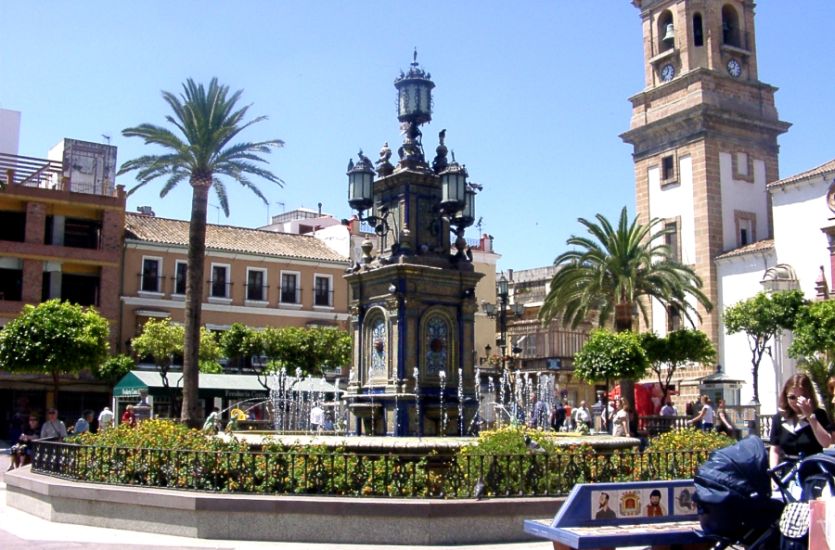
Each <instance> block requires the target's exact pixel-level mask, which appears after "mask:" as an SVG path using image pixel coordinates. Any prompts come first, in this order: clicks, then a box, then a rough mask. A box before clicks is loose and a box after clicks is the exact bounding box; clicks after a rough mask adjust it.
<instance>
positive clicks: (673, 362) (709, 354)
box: [640, 329, 716, 403]
mask: <svg viewBox="0 0 835 550" xmlns="http://www.w3.org/2000/svg"><path fill="white" fill-rule="evenodd" d="M640 342H641V346H642V347H643V348H644V351H645V352H646V355H647V359H648V360H649V365H650V368H651V369H652V371H653V372H654V373H655V375H656V377H657V378H658V384H659V385H660V386H661V391H662V392H663V395H662V396H661V402H662V403H664V402H666V400H667V391H668V388H669V386H670V380H672V379H673V375H674V374H675V373H676V371H678V370H679V369H681V368H684V367H685V366H686V365H688V364H693V363H700V364H703V365H704V364H707V363H710V362H711V361H713V360H714V359H716V348H714V347H713V343H712V342H711V341H710V338H708V337H707V335H706V334H705V333H704V332H702V331H700V330H690V329H684V330H674V331H672V332H670V333H668V334H667V335H666V336H658V335H657V334H655V333H654V332H645V333H643V334H641V336H640Z"/></svg>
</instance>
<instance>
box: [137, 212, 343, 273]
mask: <svg viewBox="0 0 835 550" xmlns="http://www.w3.org/2000/svg"><path fill="white" fill-rule="evenodd" d="M188 226H189V222H187V221H183V220H171V219H167V218H158V217H156V216H146V215H143V214H134V213H132V212H127V213H126V214H125V230H126V235H125V238H126V239H136V240H140V241H146V242H152V243H160V244H169V245H174V246H183V247H188ZM206 250H215V251H225V252H243V253H248V254H257V255H259V256H276V257H283V258H299V259H306V260H317V261H327V262H346V263H347V261H348V258H346V257H344V256H342V255H340V254H337V253H336V252H335V251H334V250H332V249H331V248H329V247H328V246H327V245H326V244H325V243H324V242H322V241H320V240H319V239H317V238H316V237H311V236H309V235H292V234H289V233H277V232H275V231H264V230H261V229H250V228H246V227H234V226H230V225H213V224H207V226H206Z"/></svg>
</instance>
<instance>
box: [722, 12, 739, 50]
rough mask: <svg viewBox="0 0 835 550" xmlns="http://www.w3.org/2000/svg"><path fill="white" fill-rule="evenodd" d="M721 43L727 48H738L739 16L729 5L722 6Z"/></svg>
mask: <svg viewBox="0 0 835 550" xmlns="http://www.w3.org/2000/svg"><path fill="white" fill-rule="evenodd" d="M722 43H723V44H727V45H728V46H736V47H739V46H740V41H739V16H738V15H737V13H736V10H735V9H734V7H733V6H731V5H730V4H725V5H724V6H722Z"/></svg>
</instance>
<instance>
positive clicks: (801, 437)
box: [769, 374, 833, 468]
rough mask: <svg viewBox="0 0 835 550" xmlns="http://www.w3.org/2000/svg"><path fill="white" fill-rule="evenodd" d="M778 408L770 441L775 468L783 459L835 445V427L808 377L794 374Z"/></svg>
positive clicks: (787, 383)
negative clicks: (833, 439) (820, 403)
mask: <svg viewBox="0 0 835 550" xmlns="http://www.w3.org/2000/svg"><path fill="white" fill-rule="evenodd" d="M777 406H778V407H779V409H780V412H778V413H777V414H775V415H774V416H773V417H772V419H771V437H770V438H769V443H771V452H770V455H769V462H770V463H771V467H772V468H773V467H774V466H776V465H777V464H779V463H780V461H781V460H783V459H784V458H794V459H797V458H798V457H800V456H804V457H805V456H809V455H813V454H815V453H819V452H821V451H822V450H823V449H824V447H829V445H831V444H832V436H831V434H830V432H831V431H832V430H833V426H831V424H830V421H829V415H827V414H826V411H824V410H823V409H821V408H820V407H818V400H817V397H815V391H814V389H813V388H812V381H811V380H810V379H809V377H808V376H807V375H805V374H795V375H794V376H792V377H791V378H789V379H788V380H787V381H786V384H785V385H784V386H783V391H782V392H781V393H780V399H779V401H778V403H777Z"/></svg>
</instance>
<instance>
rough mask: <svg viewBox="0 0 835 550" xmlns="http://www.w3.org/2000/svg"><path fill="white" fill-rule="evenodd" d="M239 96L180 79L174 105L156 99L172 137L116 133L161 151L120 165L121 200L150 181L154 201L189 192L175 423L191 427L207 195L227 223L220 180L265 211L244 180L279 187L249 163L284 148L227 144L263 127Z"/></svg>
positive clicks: (154, 130)
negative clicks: (129, 176)
mask: <svg viewBox="0 0 835 550" xmlns="http://www.w3.org/2000/svg"><path fill="white" fill-rule="evenodd" d="M241 93H242V90H238V91H237V92H235V93H232V94H231V95H230V93H229V87H228V86H223V85H221V84H218V81H217V79H216V78H213V79H212V81H211V82H210V83H209V86H208V88H205V87H204V86H203V85H202V84H196V83H195V82H194V81H193V80H192V79H188V80H187V81H186V82H185V83H184V84H183V93H182V95H181V96H180V97H177V96H175V95H174V94H172V93H170V92H165V91H164V92H162V97H163V99H164V100H165V102H166V103H168V105H169V107H171V110H172V111H173V115H168V116H166V117H165V118H166V120H167V121H168V122H169V123H170V124H171V125H173V126H174V128H175V130H174V131H172V130H169V129H168V128H165V127H162V126H156V125H153V124H140V125H139V126H135V127H133V128H126V129H125V130H123V131H122V135H124V136H126V137H139V138H142V139H144V140H145V143H146V144H153V145H159V146H161V147H163V148H164V149H166V150H167V151H166V152H165V153H163V154H158V155H145V156H141V157H139V158H136V159H133V160H129V161H127V162H125V163H124V164H123V165H122V167H121V168H120V169H119V174H125V173H127V172H131V171H134V170H135V171H136V181H137V184H136V185H135V186H134V187H133V188H131V190H130V192H129V193H128V194H130V193H133V192H134V191H136V190H137V189H139V188H141V187H142V186H144V185H145V184H147V183H150V182H151V181H154V180H156V179H158V178H163V179H164V180H165V181H164V184H163V187H162V190H161V191H160V194H159V195H160V197H165V196H166V195H167V194H168V192H169V191H171V190H172V189H173V188H174V187H176V186H177V184H179V183H181V182H182V181H184V180H188V182H189V184H190V185H191V189H192V194H191V221H190V223H189V241H188V277H187V280H186V303H185V352H184V357H183V406H182V414H181V418H182V420H183V421H185V422H187V423H188V424H189V425H191V426H197V425H198V423H199V422H200V419H201V418H202V411H200V410H198V396H197V391H198V365H199V361H198V350H199V345H200V315H201V307H202V303H203V272H204V259H205V256H206V211H207V206H208V199H209V189H214V190H215V193H216V194H217V198H218V201H219V202H220V205H221V207H222V208H223V212H224V214H226V216H229V201H228V197H227V195H226V187H225V186H224V184H223V182H222V181H221V180H220V179H219V177H221V176H225V177H228V178H231V179H232V180H234V181H237V182H238V183H240V184H241V185H243V186H244V187H246V188H247V189H249V190H250V191H252V192H253V193H255V194H256V195H257V196H258V197H259V198H260V199H261V200H262V201H264V203H265V204H268V201H267V198H266V197H265V196H264V195H263V193H261V191H260V189H258V187H257V186H256V185H255V184H254V183H253V182H252V181H251V180H250V179H249V176H250V175H254V176H257V177H260V178H263V179H265V180H267V181H270V182H273V183H276V184H278V185H283V182H282V180H281V178H279V177H277V176H275V175H274V174H273V173H272V172H270V171H269V170H267V169H266V168H263V167H261V166H259V165H258V164H257V163H266V161H265V160H264V158H262V156H261V155H263V154H267V153H269V152H270V151H271V150H272V149H273V148H277V147H281V146H282V145H284V142H282V141H281V140H278V139H274V140H268V141H259V142H238V143H234V144H233V143H231V142H232V140H233V139H236V138H237V136H238V134H240V133H241V132H242V131H243V130H244V129H246V128H248V127H249V126H252V125H253V124H255V123H257V122H261V121H262V120H265V119H266V117H264V116H260V117H256V118H254V119H252V120H249V121H245V120H244V119H245V117H246V113H247V110H248V109H249V106H248V105H247V106H244V107H241V108H238V107H237V105H236V104H237V102H238V100H239V99H240V97H241Z"/></svg>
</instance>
